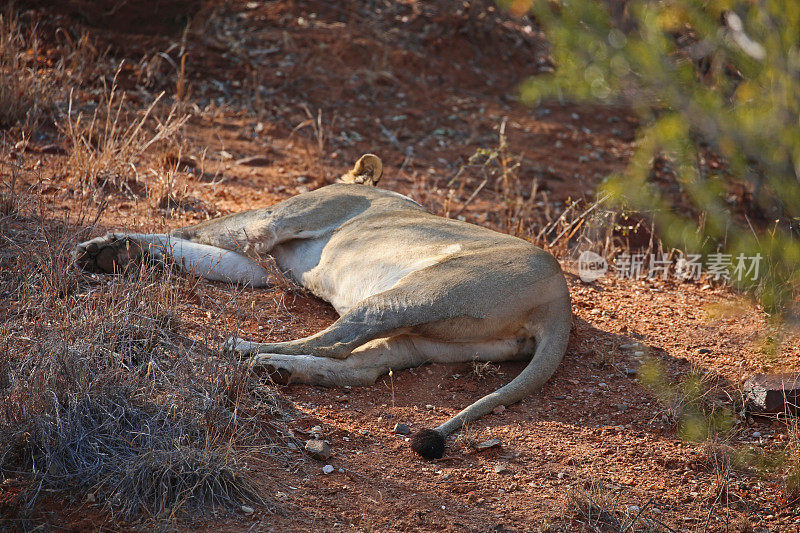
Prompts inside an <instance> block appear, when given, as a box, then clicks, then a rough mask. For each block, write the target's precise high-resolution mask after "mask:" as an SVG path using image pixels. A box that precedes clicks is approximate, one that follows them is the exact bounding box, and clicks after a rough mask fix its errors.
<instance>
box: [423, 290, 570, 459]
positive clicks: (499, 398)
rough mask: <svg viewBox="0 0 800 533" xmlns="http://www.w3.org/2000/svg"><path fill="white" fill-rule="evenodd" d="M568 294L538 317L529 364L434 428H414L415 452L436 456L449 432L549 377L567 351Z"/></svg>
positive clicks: (519, 397)
mask: <svg viewBox="0 0 800 533" xmlns="http://www.w3.org/2000/svg"><path fill="white" fill-rule="evenodd" d="M565 289H566V287H565ZM568 294H569V293H568V292H567V296H565V297H563V298H559V299H558V300H556V301H553V302H552V305H550V306H547V307H548V309H547V316H546V317H543V319H542V320H541V321H540V328H539V331H538V332H536V333H535V334H534V336H535V338H536V350H535V352H534V354H533V357H532V358H531V361H530V363H528V366H526V367H525V369H524V370H523V371H522V372H520V374H519V375H518V376H517V377H515V378H514V379H513V380H511V382H510V383H508V384H507V385H505V386H503V387H501V388H500V389H498V390H496V391H495V392H492V393H491V394H487V395H486V396H484V397H483V398H481V399H480V400H478V401H477V402H475V403H473V404H472V405H470V406H468V407H466V408H465V409H464V410H462V411H461V412H460V413H458V414H457V415H455V416H454V417H453V418H451V419H450V420H448V421H447V422H445V423H444V424H442V425H441V426H439V427H437V428H436V429H422V430H420V431H419V432H417V433H416V434H415V435H414V436H413V438H412V440H411V448H412V449H413V450H414V451H415V452H417V453H419V454H420V455H422V456H423V457H424V458H426V459H438V458H439V457H441V456H442V454H443V453H444V447H445V440H446V439H447V437H448V436H449V435H450V434H452V433H454V432H456V431H458V430H459V429H461V427H463V426H464V424H468V423H469V422H472V421H473V420H477V419H478V418H480V417H482V416H483V415H485V414H487V413H490V412H492V410H493V409H494V408H496V407H498V406H500V405H504V406H506V405H511V404H514V403H516V402H518V401H520V400H522V399H523V398H526V397H528V396H530V395H531V394H533V392H535V391H536V390H537V389H538V388H539V387H541V386H542V385H544V383H545V382H546V381H547V380H548V379H550V376H552V375H553V374H554V373H555V371H556V368H558V365H559V363H561V360H562V359H563V358H564V353H565V352H566V351H567V342H568V341H569V332H570V329H571V326H572V312H571V310H570V301H569V296H568Z"/></svg>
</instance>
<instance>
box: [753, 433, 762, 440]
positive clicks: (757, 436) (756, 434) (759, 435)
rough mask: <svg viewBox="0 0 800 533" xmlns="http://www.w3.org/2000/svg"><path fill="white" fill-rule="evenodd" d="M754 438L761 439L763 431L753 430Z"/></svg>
mask: <svg viewBox="0 0 800 533" xmlns="http://www.w3.org/2000/svg"><path fill="white" fill-rule="evenodd" d="M753 438H754V439H760V438H761V432H760V431H754V432H753Z"/></svg>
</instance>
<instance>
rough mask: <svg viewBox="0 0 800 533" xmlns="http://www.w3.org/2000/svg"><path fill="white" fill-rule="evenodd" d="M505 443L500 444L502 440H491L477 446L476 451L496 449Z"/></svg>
mask: <svg viewBox="0 0 800 533" xmlns="http://www.w3.org/2000/svg"><path fill="white" fill-rule="evenodd" d="M502 445H503V443H502V442H500V439H489V440H485V441H483V442H481V443H480V444H476V445H475V449H476V450H478V451H483V450H488V449H489V448H494V447H495V446H502Z"/></svg>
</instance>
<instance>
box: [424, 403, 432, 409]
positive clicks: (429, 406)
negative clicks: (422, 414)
mask: <svg viewBox="0 0 800 533" xmlns="http://www.w3.org/2000/svg"><path fill="white" fill-rule="evenodd" d="M425 409H427V410H428V411H430V410H431V409H433V405H431V404H429V403H427V404H425Z"/></svg>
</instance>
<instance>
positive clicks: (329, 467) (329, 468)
mask: <svg viewBox="0 0 800 533" xmlns="http://www.w3.org/2000/svg"><path fill="white" fill-rule="evenodd" d="M331 472H333V466H332V465H325V466H323V467H322V473H323V474H325V475H326V476H327V475H328V474H330V473H331Z"/></svg>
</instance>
